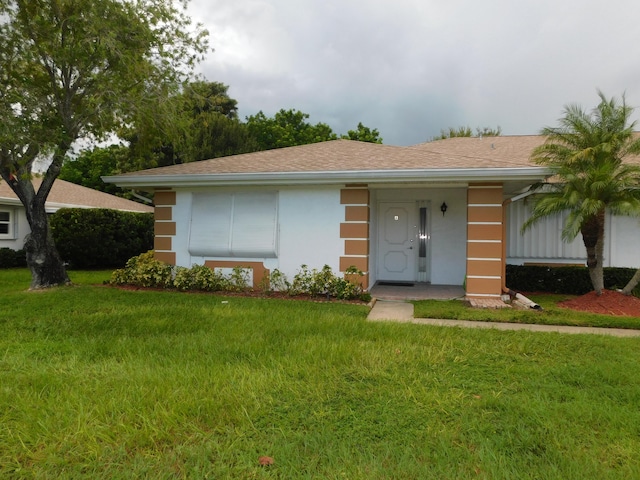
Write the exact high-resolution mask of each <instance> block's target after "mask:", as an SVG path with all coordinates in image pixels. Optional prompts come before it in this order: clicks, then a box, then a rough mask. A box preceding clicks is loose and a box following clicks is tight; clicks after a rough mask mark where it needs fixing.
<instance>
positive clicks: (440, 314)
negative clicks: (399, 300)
mask: <svg viewBox="0 0 640 480" xmlns="http://www.w3.org/2000/svg"><path fill="white" fill-rule="evenodd" d="M529 298H530V299H531V300H533V301H534V302H536V303H537V304H538V305H540V306H541V307H542V310H532V309H529V310H516V309H512V308H504V309H480V308H472V307H470V306H469V305H468V304H467V303H466V302H461V301H459V300H451V301H442V300H420V301H416V302H413V303H414V305H415V312H414V315H415V317H416V318H444V319H457V320H476V321H487V322H513V323H537V324H541V325H570V326H580V327H607V328H635V329H640V318H638V317H621V316H613V315H599V314H595V313H585V312H576V311H573V310H569V309H566V308H560V307H558V306H557V304H558V302H562V301H564V300H568V299H570V298H575V297H574V296H571V295H555V294H537V295H531V296H530V297H529Z"/></svg>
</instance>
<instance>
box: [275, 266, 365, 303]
mask: <svg viewBox="0 0 640 480" xmlns="http://www.w3.org/2000/svg"><path fill="white" fill-rule="evenodd" d="M276 272H277V274H276ZM274 274H275V275H274ZM345 274H346V275H362V272H361V271H359V270H358V269H356V268H355V267H349V268H348V269H347V271H346V272H345ZM274 276H275V278H274ZM271 279H272V286H273V288H274V290H279V291H285V292H288V293H289V294H290V295H310V296H312V297H317V296H321V295H322V296H327V297H334V298H337V299H340V300H351V299H354V298H359V297H360V296H361V295H362V294H363V291H362V286H361V285H359V284H356V283H354V282H350V281H349V280H347V279H346V278H341V277H337V276H336V275H334V273H333V271H332V270H331V267H330V266H329V265H325V266H324V267H322V270H317V269H315V268H314V269H312V270H310V269H309V267H308V266H307V265H302V266H301V267H300V270H299V271H298V273H296V275H295V276H294V277H293V281H292V282H291V283H289V282H288V281H287V280H286V278H285V277H284V275H283V274H282V273H281V272H280V271H277V270H274V273H273V274H272V275H271ZM274 281H275V282H274Z"/></svg>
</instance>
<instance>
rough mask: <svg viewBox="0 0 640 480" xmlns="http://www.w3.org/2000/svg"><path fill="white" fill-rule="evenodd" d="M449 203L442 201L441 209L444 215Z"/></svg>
mask: <svg viewBox="0 0 640 480" xmlns="http://www.w3.org/2000/svg"><path fill="white" fill-rule="evenodd" d="M447 208H448V207H447V204H446V203H445V202H442V205H440V211H441V212H442V216H443V217H444V214H445V213H447Z"/></svg>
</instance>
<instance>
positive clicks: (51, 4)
mask: <svg viewBox="0 0 640 480" xmlns="http://www.w3.org/2000/svg"><path fill="white" fill-rule="evenodd" d="M186 4H187V1H186V0H181V1H174V0H92V1H89V2H88V1H86V0H0V81H1V82H2V85H3V88H2V89H0V115H1V117H2V119H3V121H2V122H1V123H0V176H1V177H2V179H3V180H4V181H6V182H7V183H8V184H9V185H10V186H11V188H12V189H13V191H14V192H15V193H16V195H17V196H18V198H19V199H20V201H21V202H22V204H23V205H24V207H25V211H26V216H27V220H28V222H29V226H30V228H31V234H30V236H29V238H28V239H27V240H26V242H25V250H26V252H27V263H28V264H29V266H30V268H31V273H32V288H39V287H45V286H49V285H55V284H60V283H66V282H68V277H67V275H66V271H65V269H64V266H63V265H62V262H61V261H60V258H59V255H58V254H57V251H56V249H55V245H54V242H53V240H52V237H51V234H50V231H49V224H48V220H47V216H46V211H45V208H44V206H45V201H46V199H47V197H48V195H49V192H50V191H51V187H52V185H53V183H54V181H55V180H56V178H57V177H58V175H59V173H60V169H61V168H62V164H63V160H64V159H65V157H66V155H67V153H68V151H69V150H70V148H71V146H72V145H73V144H74V143H75V142H76V141H77V140H79V139H83V138H84V139H86V138H97V139H102V138H105V137H106V136H108V135H109V134H112V133H114V132H116V131H117V130H118V129H119V128H120V127H121V126H122V125H134V124H137V123H140V122H146V124H148V125H153V126H154V128H153V129H151V128H150V129H149V130H154V131H155V132H163V131H164V132H166V131H168V130H169V126H170V125H171V119H172V118H173V115H172V113H173V112H172V108H173V104H172V102H166V101H165V100H166V99H167V98H169V97H171V96H172V95H174V94H175V93H176V92H178V91H179V89H180V86H181V85H182V83H183V81H184V80H186V79H188V78H190V77H191V75H192V72H193V67H194V65H195V64H196V62H198V61H199V60H200V59H201V58H202V56H203V55H204V53H205V52H206V51H207V50H208V44H207V32H206V31H203V30H201V29H200V28H199V27H195V28H194V27H193V26H192V24H191V21H190V19H189V18H188V17H187V16H186V14H185V9H186ZM155 135H156V136H159V135H161V134H160V133H156V134H155ZM42 159H47V160H49V167H48V169H47V170H46V172H45V174H44V177H43V180H42V183H41V186H40V187H39V189H38V191H36V190H35V188H34V185H33V183H32V182H31V173H32V169H33V165H34V162H36V161H37V160H42Z"/></svg>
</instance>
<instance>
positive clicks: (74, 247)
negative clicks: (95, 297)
mask: <svg viewBox="0 0 640 480" xmlns="http://www.w3.org/2000/svg"><path fill="white" fill-rule="evenodd" d="M50 224H51V232H52V234H53V239H54V241H55V242H56V247H57V248H58V252H59V253H60V256H61V257H62V259H63V260H64V261H65V262H67V263H68V264H69V266H70V267H71V268H79V269H90V268H119V267H123V266H124V265H125V263H126V262H127V260H129V259H130V258H131V257H134V256H136V255H139V254H140V253H142V252H146V251H148V250H150V249H152V248H153V214H151V213H135V212H121V211H119V210H111V209H106V208H91V209H87V208H61V209H60V210H58V211H57V212H56V213H54V214H53V215H52V216H51V218H50Z"/></svg>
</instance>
